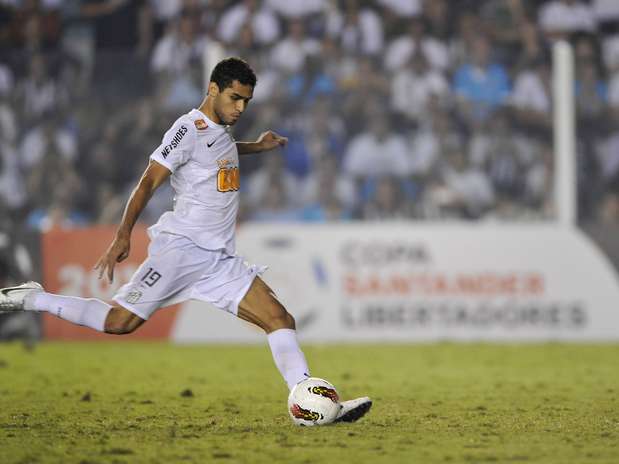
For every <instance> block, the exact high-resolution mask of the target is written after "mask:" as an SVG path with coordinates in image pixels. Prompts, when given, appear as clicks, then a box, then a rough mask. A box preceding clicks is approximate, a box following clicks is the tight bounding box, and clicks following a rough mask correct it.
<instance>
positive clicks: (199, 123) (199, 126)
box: [193, 119, 208, 130]
mask: <svg viewBox="0 0 619 464" xmlns="http://www.w3.org/2000/svg"><path fill="white" fill-rule="evenodd" d="M193 123H194V124H195V125H196V129H198V130H205V129H207V128H208V124H207V123H206V121H205V120H204V119H196V120H195V121H194V122H193Z"/></svg>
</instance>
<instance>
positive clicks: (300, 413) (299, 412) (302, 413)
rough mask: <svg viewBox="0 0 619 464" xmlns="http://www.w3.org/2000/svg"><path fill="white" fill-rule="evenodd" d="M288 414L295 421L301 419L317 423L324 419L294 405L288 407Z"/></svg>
mask: <svg viewBox="0 0 619 464" xmlns="http://www.w3.org/2000/svg"><path fill="white" fill-rule="evenodd" d="M290 413H291V414H292V415H293V416H294V417H296V418H297V419H303V420H308V421H317V420H318V419H323V418H324V416H323V415H322V414H320V413H319V412H316V411H310V410H309V409H303V408H302V407H301V406H299V405H298V404H296V403H295V404H293V405H292V406H290Z"/></svg>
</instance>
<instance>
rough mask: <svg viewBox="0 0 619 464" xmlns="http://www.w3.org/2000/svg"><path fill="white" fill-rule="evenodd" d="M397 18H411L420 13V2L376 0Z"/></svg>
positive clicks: (418, 0) (415, 0)
mask: <svg viewBox="0 0 619 464" xmlns="http://www.w3.org/2000/svg"><path fill="white" fill-rule="evenodd" d="M376 2H377V3H378V4H379V5H382V6H383V7H385V8H386V9H388V10H390V11H391V12H392V13H394V14H396V15H397V16H402V17H404V18H413V17H415V16H418V15H419V14H420V13H421V0H376Z"/></svg>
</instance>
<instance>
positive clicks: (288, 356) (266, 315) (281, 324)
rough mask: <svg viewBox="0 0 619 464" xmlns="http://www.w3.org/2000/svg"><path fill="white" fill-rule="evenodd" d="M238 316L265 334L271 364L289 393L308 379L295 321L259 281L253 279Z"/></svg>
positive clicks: (271, 291)
mask: <svg viewBox="0 0 619 464" xmlns="http://www.w3.org/2000/svg"><path fill="white" fill-rule="evenodd" d="M237 315H238V317H240V318H241V319H243V320H246V321H248V322H251V323H253V324H256V325H257V326H258V327H260V328H261V329H262V330H264V331H265V332H266V334H267V338H268V341H269V346H270V347H271V353H272V354H273V360H274V361H275V365H276V366H277V368H278V369H279V371H280V373H281V374H282V376H283V377H284V379H285V380H286V383H287V384H288V388H290V389H292V387H294V386H295V385H296V384H297V383H299V382H300V381H302V380H304V379H306V378H307V377H309V368H308V367H307V362H306V360H305V356H304V355H303V352H302V351H301V348H299V343H298V341H297V333H296V327H295V321H294V318H293V317H292V315H291V314H290V313H289V312H288V311H286V308H284V306H283V305H282V304H281V303H280V302H279V300H278V299H277V297H276V296H275V294H274V293H273V290H271V289H270V288H269V286H268V285H267V284H266V283H264V281H263V280H262V279H261V278H260V277H258V276H256V277H255V278H254V280H253V282H252V284H251V286H250V287H249V290H248V291H247V293H246V294H245V296H244V297H243V299H242V300H241V302H240V303H239V306H238V312H237Z"/></svg>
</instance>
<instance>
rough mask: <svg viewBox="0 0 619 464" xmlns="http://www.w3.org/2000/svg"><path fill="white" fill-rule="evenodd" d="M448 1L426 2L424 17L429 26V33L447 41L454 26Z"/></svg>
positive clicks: (435, 0) (425, 0)
mask: <svg viewBox="0 0 619 464" xmlns="http://www.w3.org/2000/svg"><path fill="white" fill-rule="evenodd" d="M449 13H450V9H449V5H448V3H447V0H424V1H423V17H424V19H425V20H426V21H427V24H428V32H429V33H430V34H431V35H432V36H433V37H436V38H437V39H440V40H447V39H448V38H449V36H450V35H451V33H452V31H451V29H452V25H451V17H450V14H449Z"/></svg>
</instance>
